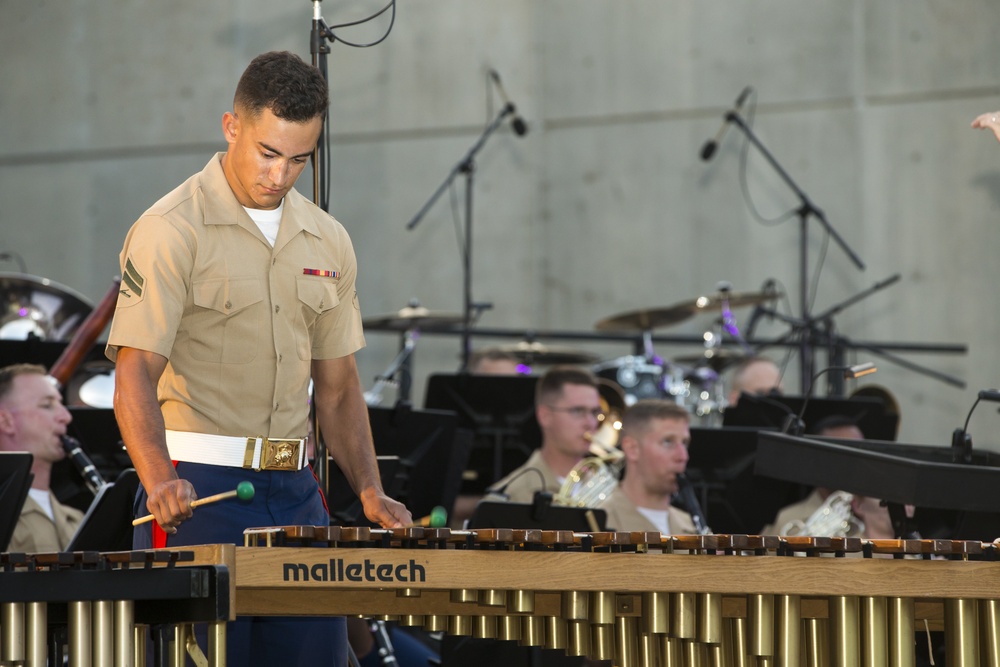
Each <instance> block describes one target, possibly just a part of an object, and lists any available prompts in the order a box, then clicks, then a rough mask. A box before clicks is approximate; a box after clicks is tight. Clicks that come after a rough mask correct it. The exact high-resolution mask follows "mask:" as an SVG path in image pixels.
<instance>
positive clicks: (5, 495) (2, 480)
mask: <svg viewBox="0 0 1000 667" xmlns="http://www.w3.org/2000/svg"><path fill="white" fill-rule="evenodd" d="M32 461H33V457H32V456H31V454H29V453H27V452H0V552H2V551H6V550H7V545H8V544H10V538H11V537H13V535H14V528H15V527H16V526H17V520H18V518H20V516H21V509H22V508H23V507H24V500H25V498H27V497H28V489H30V488H31V481H32V479H34V475H33V474H32V473H31V463H32Z"/></svg>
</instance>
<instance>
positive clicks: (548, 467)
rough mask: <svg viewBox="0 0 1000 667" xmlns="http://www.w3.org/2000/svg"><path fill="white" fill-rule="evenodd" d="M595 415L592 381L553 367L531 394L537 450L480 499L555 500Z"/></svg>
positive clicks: (582, 453) (585, 449) (583, 451)
mask: <svg viewBox="0 0 1000 667" xmlns="http://www.w3.org/2000/svg"><path fill="white" fill-rule="evenodd" d="M601 414H602V408H601V397H600V394H599V393H598V390H597V378H595V377H594V375H593V374H592V373H591V372H590V371H587V370H584V369H581V368H577V367H575V366H553V367H552V368H551V369H549V370H548V371H547V372H546V373H545V374H544V375H542V377H541V378H539V380H538V384H537V385H536V389H535V417H536V418H537V419H538V426H539V428H540V429H541V431H542V445H541V447H540V448H539V449H537V450H535V451H534V452H533V453H532V454H531V456H530V457H529V458H528V460H527V461H526V462H525V463H524V464H523V465H522V466H520V467H519V468H516V469H515V470H514V471H513V472H511V473H510V474H509V475H507V476H506V477H504V478H503V479H502V480H500V481H499V482H497V483H495V484H493V486H492V487H491V488H490V490H489V492H488V493H487V496H486V499H487V500H508V501H510V502H515V503H530V502H531V501H532V500H533V499H534V496H535V492H536V491H548V492H549V493H552V494H553V495H555V494H557V493H558V492H559V490H560V488H561V487H562V485H563V482H564V481H565V479H566V476H567V475H568V474H569V471H570V470H572V469H573V466H575V465H576V464H577V463H579V462H580V461H582V460H583V459H584V457H586V456H587V455H588V454H589V453H590V436H591V434H593V433H594V432H595V431H596V430H597V427H598V424H599V421H598V418H599V417H600V416H601Z"/></svg>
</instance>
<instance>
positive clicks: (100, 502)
mask: <svg viewBox="0 0 1000 667" xmlns="http://www.w3.org/2000/svg"><path fill="white" fill-rule="evenodd" d="M138 489H139V475H137V474H136V472H135V469H134V468H129V469H127V470H123V471H122V472H121V473H120V474H119V475H118V478H117V479H116V480H115V481H113V482H111V483H109V484H105V485H104V486H102V487H101V488H100V489H99V490H98V491H97V495H96V496H95V497H94V502H92V503H91V504H90V507H89V508H88V509H87V513H86V514H84V515H83V521H81V522H80V525H79V526H78V527H77V529H76V533H74V534H73V538H72V539H71V540H70V543H69V545H68V546H67V547H66V551H128V550H130V549H131V548H132V508H133V506H134V505H135V494H136V491H137V490H138Z"/></svg>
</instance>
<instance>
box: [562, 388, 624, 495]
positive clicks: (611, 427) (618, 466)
mask: <svg viewBox="0 0 1000 667" xmlns="http://www.w3.org/2000/svg"><path fill="white" fill-rule="evenodd" d="M597 389H598V393H599V394H600V398H601V409H602V410H603V412H604V416H603V418H602V419H601V423H600V426H598V427H597V430H596V431H594V432H593V433H588V434H587V440H589V441H590V454H591V455H590V456H588V457H587V458H585V459H583V460H582V461H580V462H579V463H577V464H576V465H575V466H573V469H572V470H570V471H569V474H568V475H566V481H565V482H563V485H562V487H560V489H559V493H557V494H556V495H555V496H554V497H553V499H552V502H553V503H554V504H556V505H563V506H567V507H596V506H597V505H599V504H600V503H601V502H602V501H603V500H604V499H605V498H607V497H608V495H610V494H611V492H612V491H614V489H615V487H616V486H618V480H619V479H620V478H621V474H622V469H623V468H624V467H625V454H624V453H622V450H621V449H619V448H618V431H619V430H621V427H622V421H621V415H622V413H623V412H624V411H625V393H624V392H623V391H622V390H621V388H620V387H618V385H616V384H614V383H612V382H610V381H608V380H603V379H599V380H598V387H597Z"/></svg>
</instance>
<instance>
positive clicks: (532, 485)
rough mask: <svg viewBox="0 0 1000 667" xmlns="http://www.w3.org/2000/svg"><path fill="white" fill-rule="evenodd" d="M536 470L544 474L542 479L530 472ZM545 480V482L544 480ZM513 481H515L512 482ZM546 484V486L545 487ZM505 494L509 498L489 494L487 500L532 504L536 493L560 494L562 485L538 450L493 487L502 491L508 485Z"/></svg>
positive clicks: (492, 487) (535, 473)
mask: <svg viewBox="0 0 1000 667" xmlns="http://www.w3.org/2000/svg"><path fill="white" fill-rule="evenodd" d="M529 468H535V469H536V470H538V472H540V473H542V477H539V476H538V473H537V472H533V471H532V470H529ZM542 478H544V480H543V479H542ZM511 480H513V481H511ZM543 482H544V486H543ZM508 483H509V486H507V488H506V489H504V493H505V494H506V495H507V496H508V497H506V498H502V497H500V496H498V495H496V494H491V493H487V494H486V500H507V501H509V502H512V503H530V502H531V501H533V500H534V499H535V492H536V491H548V492H550V493H552V494H556V493H559V489H560V488H562V483H561V482H560V481H559V478H558V477H557V476H556V474H555V473H554V472H552V468H550V467H549V465H548V464H547V463H546V462H545V459H543V458H542V451H541V450H540V449H536V450H535V451H533V452H532V453H531V456H529V457H528V460H527V461H525V462H524V464H523V465H521V466H520V467H519V468H515V469H514V470H513V471H512V472H511V473H510V474H509V475H507V476H506V477H504V478H503V479H501V480H500V481H499V482H497V483H496V484H494V485H492V486H491V487H490V488H491V489H500V488H502V487H503V486H504V485H507V484H508Z"/></svg>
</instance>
